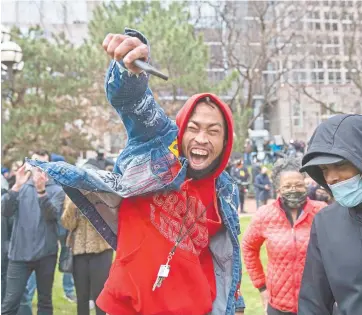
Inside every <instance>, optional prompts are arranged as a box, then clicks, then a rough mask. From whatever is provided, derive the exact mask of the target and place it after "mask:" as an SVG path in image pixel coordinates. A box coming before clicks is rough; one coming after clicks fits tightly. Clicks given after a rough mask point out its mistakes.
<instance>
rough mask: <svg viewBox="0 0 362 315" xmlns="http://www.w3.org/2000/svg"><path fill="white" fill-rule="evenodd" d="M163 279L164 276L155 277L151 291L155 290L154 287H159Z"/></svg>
mask: <svg viewBox="0 0 362 315" xmlns="http://www.w3.org/2000/svg"><path fill="white" fill-rule="evenodd" d="M163 279H165V278H164V277H160V276H158V277H157V279H156V281H155V283H154V284H153V287H152V291H155V290H156V288H159V287H161V285H162V282H163Z"/></svg>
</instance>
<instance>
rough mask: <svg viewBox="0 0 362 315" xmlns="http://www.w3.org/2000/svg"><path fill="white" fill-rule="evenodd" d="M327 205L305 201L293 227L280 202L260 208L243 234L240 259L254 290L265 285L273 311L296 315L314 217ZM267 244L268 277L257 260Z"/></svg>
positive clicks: (278, 200)
mask: <svg viewBox="0 0 362 315" xmlns="http://www.w3.org/2000/svg"><path fill="white" fill-rule="evenodd" d="M326 206H327V205H326V204H325V203H324V202H319V201H312V200H310V199H308V201H307V203H306V204H305V206H304V209H303V212H302V214H301V215H300V216H299V218H298V219H297V221H296V222H295V223H294V226H292V225H291V223H290V221H289V220H288V219H287V216H286V214H285V212H284V210H283V209H282V208H281V204H280V199H277V200H276V201H275V202H274V203H273V204H270V205H266V206H263V207H261V208H260V209H259V210H258V211H257V212H256V213H255V214H254V217H253V219H252V221H251V223H250V225H249V227H248V229H247V231H246V232H245V234H244V237H243V242H242V250H243V257H244V261H245V266H246V269H247V271H248V273H249V276H250V278H251V281H252V282H253V285H254V286H255V287H256V288H262V287H264V286H265V285H266V287H267V290H268V293H269V303H270V305H271V306H273V307H274V308H276V309H278V310H280V311H284V312H293V313H297V311H298V295H299V290H300V284H301V280H302V274H303V269H304V263H305V258H306V253H307V247H308V242H309V234H310V229H311V226H312V221H313V218H314V215H315V214H316V213H317V212H318V211H319V210H320V209H322V208H324V207H326ZM264 241H266V249H267V254H268V265H267V276H266V277H265V274H264V271H263V267H262V264H261V260H260V248H261V246H262V244H263V243H264Z"/></svg>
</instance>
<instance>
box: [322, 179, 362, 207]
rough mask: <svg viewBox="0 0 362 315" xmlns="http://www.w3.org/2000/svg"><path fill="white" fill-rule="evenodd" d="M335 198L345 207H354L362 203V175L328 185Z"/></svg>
mask: <svg viewBox="0 0 362 315" xmlns="http://www.w3.org/2000/svg"><path fill="white" fill-rule="evenodd" d="M328 186H329V188H330V189H331V190H332V193H333V197H334V199H335V200H336V201H337V202H338V203H339V204H340V205H341V206H343V207H347V208H353V207H355V206H358V205H359V204H361V203H362V175H360V174H358V175H356V176H354V177H352V178H350V179H347V180H345V181H343V182H339V183H337V184H334V185H328Z"/></svg>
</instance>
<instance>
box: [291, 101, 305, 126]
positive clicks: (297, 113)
mask: <svg viewBox="0 0 362 315" xmlns="http://www.w3.org/2000/svg"><path fill="white" fill-rule="evenodd" d="M292 119H293V126H294V127H303V113H302V106H301V104H300V103H299V102H296V103H294V104H293V106H292Z"/></svg>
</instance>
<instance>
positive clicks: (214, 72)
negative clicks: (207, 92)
mask: <svg viewBox="0 0 362 315" xmlns="http://www.w3.org/2000/svg"><path fill="white" fill-rule="evenodd" d="M207 75H208V78H209V82H210V83H212V84H218V83H220V82H221V81H222V80H224V79H225V71H224V69H209V70H208V71H207Z"/></svg>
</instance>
